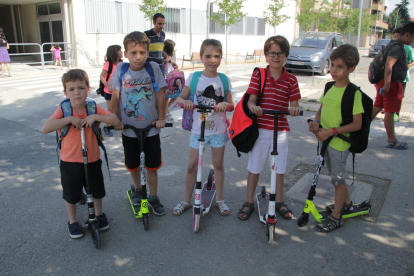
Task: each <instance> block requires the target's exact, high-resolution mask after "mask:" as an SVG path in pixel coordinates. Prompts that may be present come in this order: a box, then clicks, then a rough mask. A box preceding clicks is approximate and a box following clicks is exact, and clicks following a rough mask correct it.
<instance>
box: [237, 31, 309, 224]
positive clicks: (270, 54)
mask: <svg viewBox="0 0 414 276" xmlns="http://www.w3.org/2000/svg"><path fill="white" fill-rule="evenodd" d="M289 49H290V45H289V42H288V41H287V39H286V38H285V37H283V36H280V35H278V36H272V37H270V38H269V39H267V40H266V42H265V45H264V52H265V57H266V61H267V62H268V63H269V65H268V66H267V68H266V70H267V79H266V85H265V88H264V91H263V96H262V100H261V103H260V106H257V105H256V103H257V95H258V93H259V90H260V86H259V78H260V74H259V71H258V70H256V71H254V72H253V75H252V78H251V80H250V85H249V88H248V89H247V91H246V93H248V94H250V98H249V101H248V103H247V107H248V108H249V109H250V111H251V112H253V113H254V114H255V115H257V116H258V119H257V123H258V126H259V138H258V139H257V140H256V143H255V144H254V147H253V149H252V151H251V152H250V153H249V163H248V165H247V169H248V171H249V173H248V175H247V198H246V202H245V203H244V204H243V206H242V208H241V209H240V210H239V213H238V217H239V219H241V220H247V219H249V217H250V215H251V213H252V212H253V210H254V203H253V197H254V193H255V190H256V186H257V182H258V181H259V174H260V172H261V171H262V170H263V167H264V163H265V161H266V155H268V156H269V160H270V158H271V155H270V152H271V151H272V147H273V118H272V117H271V116H270V115H263V112H262V110H289V111H290V115H292V116H297V115H299V113H300V108H299V99H300V98H301V96H300V91H299V86H298V80H297V79H296V77H295V76H294V75H292V74H290V73H288V72H287V71H286V69H285V67H284V65H285V63H286V60H287V57H288V56H289ZM289 104H290V108H289ZM262 115H263V116H262ZM289 131H290V128H289V123H288V120H287V118H282V119H280V120H279V125H278V132H277V135H278V137H277V151H278V153H279V154H278V158H277V164H276V210H277V211H278V212H279V214H280V215H281V216H282V217H283V218H285V219H291V218H292V216H293V213H292V211H291V210H290V209H289V208H288V207H287V206H286V204H285V203H284V202H283V183H284V174H285V171H286V160H287V152H288V132H289Z"/></svg>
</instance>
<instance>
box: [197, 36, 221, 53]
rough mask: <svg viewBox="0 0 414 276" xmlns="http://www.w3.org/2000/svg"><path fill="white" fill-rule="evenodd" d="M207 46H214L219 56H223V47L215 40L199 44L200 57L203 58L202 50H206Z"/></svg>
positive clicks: (207, 40) (206, 40)
mask: <svg viewBox="0 0 414 276" xmlns="http://www.w3.org/2000/svg"><path fill="white" fill-rule="evenodd" d="M207 46H216V47H217V49H218V50H219V52H220V55H221V56H222V55H223V46H222V45H221V42H220V41H219V40H217V39H211V38H210V39H205V40H204V41H203V43H201V47H200V56H203V54H204V50H205V49H206V48H207Z"/></svg>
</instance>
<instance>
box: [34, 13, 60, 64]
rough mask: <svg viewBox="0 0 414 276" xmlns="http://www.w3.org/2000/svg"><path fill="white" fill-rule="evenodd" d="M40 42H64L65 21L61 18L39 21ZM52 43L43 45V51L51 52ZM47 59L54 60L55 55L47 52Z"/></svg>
mask: <svg viewBox="0 0 414 276" xmlns="http://www.w3.org/2000/svg"><path fill="white" fill-rule="evenodd" d="M39 32H40V43H41V44H43V43H52V42H63V41H64V36H63V22H62V20H60V19H49V20H48V21H41V22H39ZM60 47H61V48H62V51H63V50H64V49H65V48H64V47H65V46H64V44H60ZM50 48H52V45H50V44H47V45H44V46H43V52H45V53H48V52H50ZM44 57H45V61H52V60H53V55H51V54H47V55H45V56H44ZM61 57H62V60H64V59H65V54H63V53H62V54H61Z"/></svg>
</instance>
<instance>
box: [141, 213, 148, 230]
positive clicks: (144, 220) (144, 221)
mask: <svg viewBox="0 0 414 276" xmlns="http://www.w3.org/2000/svg"><path fill="white" fill-rule="evenodd" d="M142 223H144V229H145V231H148V226H149V221H148V216H143V217H142Z"/></svg>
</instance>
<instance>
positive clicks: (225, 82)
mask: <svg viewBox="0 0 414 276" xmlns="http://www.w3.org/2000/svg"><path fill="white" fill-rule="evenodd" d="M218 74H219V77H220V80H221V83H222V84H223V88H224V101H225V102H227V94H228V93H229V80H228V78H227V76H226V75H225V74H223V73H218Z"/></svg>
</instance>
